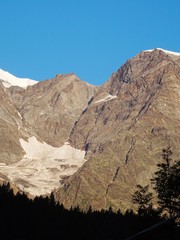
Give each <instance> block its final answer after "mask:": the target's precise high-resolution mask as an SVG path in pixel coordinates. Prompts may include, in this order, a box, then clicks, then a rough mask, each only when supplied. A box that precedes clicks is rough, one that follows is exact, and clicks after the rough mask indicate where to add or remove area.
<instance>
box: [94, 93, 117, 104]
mask: <svg viewBox="0 0 180 240" xmlns="http://www.w3.org/2000/svg"><path fill="white" fill-rule="evenodd" d="M115 98H117V96H113V95H111V94H108V95H107V96H106V97H104V98H102V99H100V100H97V101H96V102H95V103H102V102H107V101H110V100H112V99H115Z"/></svg>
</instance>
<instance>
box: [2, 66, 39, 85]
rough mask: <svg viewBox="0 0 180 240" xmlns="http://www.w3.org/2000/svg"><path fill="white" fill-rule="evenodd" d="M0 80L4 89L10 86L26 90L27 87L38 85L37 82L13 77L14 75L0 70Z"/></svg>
mask: <svg viewBox="0 0 180 240" xmlns="http://www.w3.org/2000/svg"><path fill="white" fill-rule="evenodd" d="M0 80H2V83H3V85H4V87H6V88H9V87H11V86H18V87H22V88H27V86H30V85H34V84H36V83H38V81H35V80H32V79H29V78H18V77H15V76H14V75H12V74H10V73H8V72H7V71H4V70H2V69H0Z"/></svg>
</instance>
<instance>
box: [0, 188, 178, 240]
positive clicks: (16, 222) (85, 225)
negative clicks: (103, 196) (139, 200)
mask: <svg viewBox="0 0 180 240" xmlns="http://www.w3.org/2000/svg"><path fill="white" fill-rule="evenodd" d="M162 220H163V218H161V217H159V216H158V215H157V214H156V213H154V212H153V214H149V215H143V216H140V215H137V214H135V213H133V212H132V211H127V212H126V213H125V214H121V212H120V211H119V212H117V213H113V212H112V211H111V209H110V210H109V211H100V212H98V211H91V209H90V210H89V211H88V212H87V213H83V212H81V211H80V210H79V209H78V208H76V209H72V210H66V209H64V208H63V206H62V205H59V204H56V203H55V201H54V197H53V195H51V196H50V197H46V198H43V197H36V198H35V199H33V200H31V199H29V198H28V197H27V196H26V195H25V194H20V193H18V194H16V195H14V193H13V190H12V189H10V186H9V184H4V185H2V186H0V239H2V240H6V239H11V240H15V239H18V240H21V239H22V240H29V239H33V240H34V239H52V240H53V239H63V240H67V239H68V240H69V239H79V240H81V239H85V240H86V239H91V240H101V239H102V240H106V239H108V240H113V239H116V240H118V239H128V238H129V239H130V237H131V236H132V235H134V234H136V233H138V232H140V231H142V230H144V229H146V228H149V227H151V226H153V225H155V224H157V223H159V222H161V221H162ZM177 230H178V229H177V228H176V226H175V225H174V224H173V223H172V222H171V221H167V222H166V223H165V224H161V225H160V226H159V227H157V228H154V229H153V230H151V231H148V232H146V233H143V234H141V235H139V236H137V237H134V238H131V239H143V240H146V239H153V240H154V239H179V238H178V231H177Z"/></svg>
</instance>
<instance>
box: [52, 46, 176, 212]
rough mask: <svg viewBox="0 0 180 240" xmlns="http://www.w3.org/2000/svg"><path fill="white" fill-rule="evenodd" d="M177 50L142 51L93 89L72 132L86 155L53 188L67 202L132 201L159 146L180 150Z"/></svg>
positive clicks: (117, 204)
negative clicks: (91, 99) (98, 87)
mask: <svg viewBox="0 0 180 240" xmlns="http://www.w3.org/2000/svg"><path fill="white" fill-rule="evenodd" d="M179 60H180V54H179V55H178V54H173V53H172V52H170V53H169V52H167V51H164V50H161V49H155V50H151V51H143V52H141V53H140V54H138V55H137V56H135V57H134V58H132V59H130V60H128V61H127V62H126V63H125V64H124V65H123V66H122V67H121V68H120V69H118V71H117V72H115V73H114V74H113V75H112V76H111V78H110V79H109V81H107V82H106V83H105V84H104V85H103V86H102V87H101V88H100V89H99V90H98V91H97V93H96V94H95V96H94V98H93V101H91V104H89V106H88V108H87V110H86V111H84V112H83V114H82V115H81V117H80V119H79V121H78V122H77V123H76V125H75V127H74V128H73V131H72V132H71V135H70V143H71V145H72V146H74V147H75V148H80V149H84V150H85V151H86V152H87V153H86V159H87V160H88V161H87V162H86V163H85V164H84V165H83V166H82V167H81V168H80V169H79V171H78V172H77V173H76V174H74V175H73V176H71V177H70V178H69V179H68V180H67V181H66V182H65V184H64V187H63V188H61V189H59V191H57V193H56V197H57V199H59V200H60V202H62V203H63V204H64V205H65V206H66V207H68V208H69V207H70V206H77V205H79V206H81V207H82V208H83V209H85V210H87V209H88V208H89V206H90V205H91V207H92V208H93V209H101V208H105V209H107V208H109V207H110V206H111V207H112V208H113V209H114V210H117V209H119V208H121V210H125V209H127V208H131V207H132V203H131V195H132V193H133V192H134V190H135V187H136V184H141V185H145V184H150V179H151V178H152V177H153V172H154V171H155V170H156V164H157V163H159V162H160V161H161V152H162V149H163V148H165V147H167V146H169V145H170V146H171V147H172V151H173V153H174V158H175V159H177V158H178V157H179V151H180V148H179V147H180V145H179V143H180V131H179V129H180V108H179V101H180V65H179Z"/></svg>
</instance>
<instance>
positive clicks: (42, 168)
mask: <svg viewBox="0 0 180 240" xmlns="http://www.w3.org/2000/svg"><path fill="white" fill-rule="evenodd" d="M20 143H21V146H22V148H23V149H24V151H25V153H26V154H25V156H24V158H23V159H21V160H20V161H18V162H16V163H14V164H10V165H0V172H1V173H3V174H4V175H6V176H7V177H8V178H9V179H10V180H11V181H12V182H13V183H15V184H16V185H17V186H18V187H19V188H20V189H21V190H22V191H25V192H28V193H30V194H32V195H34V196H39V195H44V194H47V193H50V192H51V191H53V190H54V189H56V188H58V187H61V186H62V185H63V179H64V178H67V177H69V176H71V175H72V174H74V173H75V172H76V171H77V170H78V169H79V168H80V167H81V166H82V165H83V164H84V163H85V162H86V160H85V159H84V157H85V151H82V150H78V149H75V148H73V147H71V146H70V145H69V143H65V144H64V145H63V146H62V147H59V148H55V147H52V146H50V145H48V144H47V143H45V142H43V143H42V142H39V141H38V140H37V139H36V138H35V137H31V138H29V139H28V141H25V140H24V139H20Z"/></svg>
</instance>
